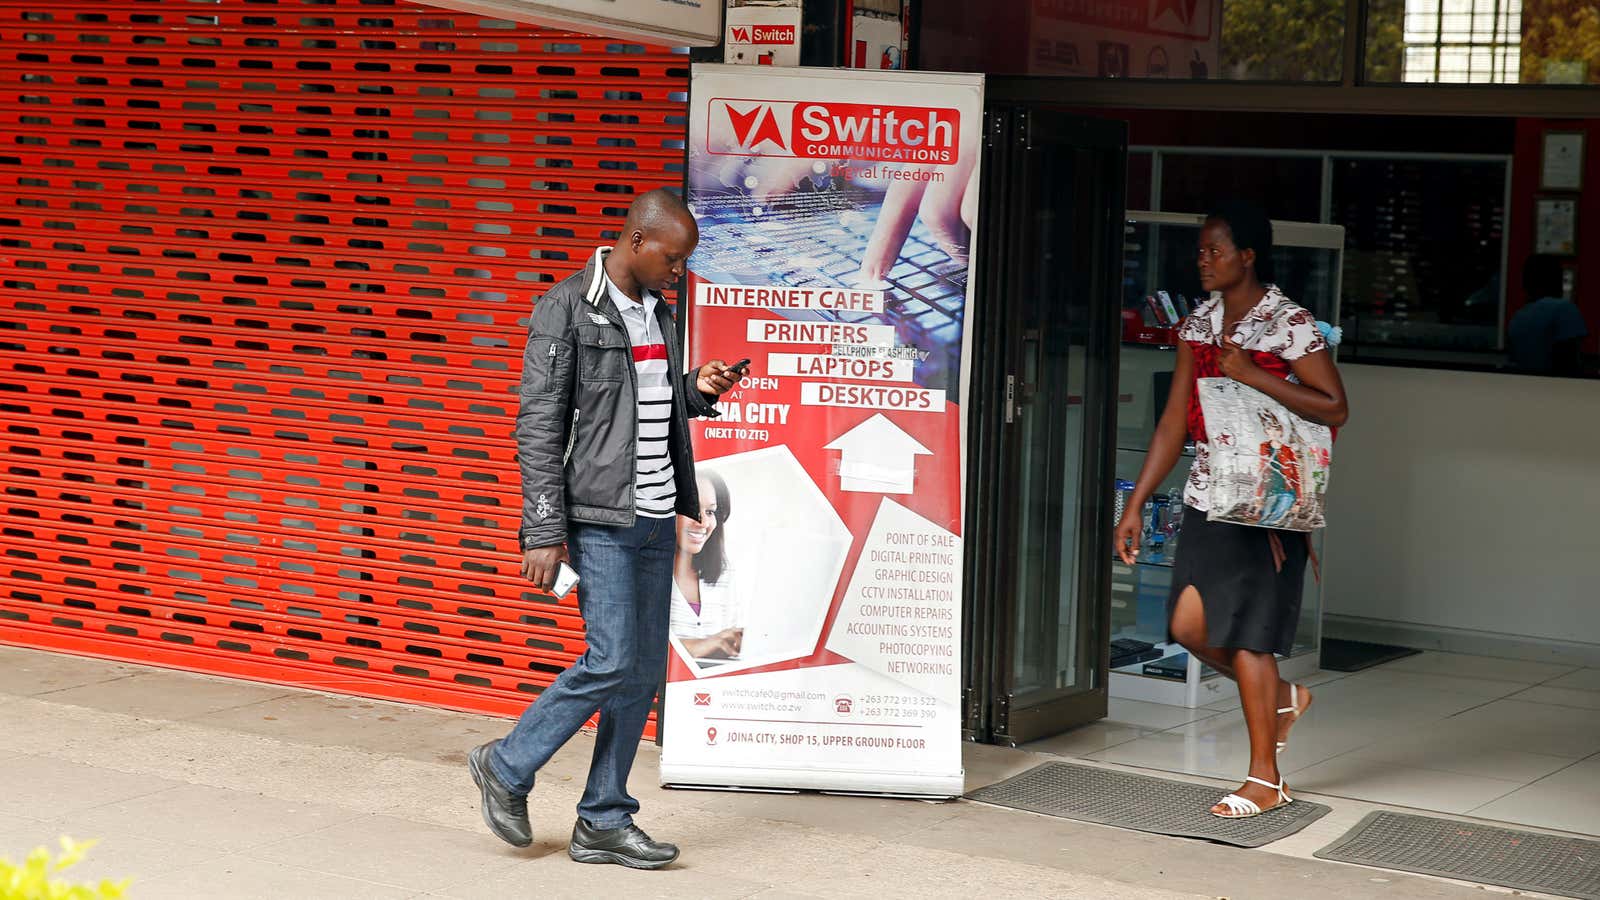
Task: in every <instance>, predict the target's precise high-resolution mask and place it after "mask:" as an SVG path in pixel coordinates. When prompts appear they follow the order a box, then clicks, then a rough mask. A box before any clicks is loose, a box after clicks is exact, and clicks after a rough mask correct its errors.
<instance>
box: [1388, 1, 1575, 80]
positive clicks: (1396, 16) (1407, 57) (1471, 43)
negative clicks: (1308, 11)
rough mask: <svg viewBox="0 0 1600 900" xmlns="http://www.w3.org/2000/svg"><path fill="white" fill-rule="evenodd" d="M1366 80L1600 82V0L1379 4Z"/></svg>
mask: <svg viewBox="0 0 1600 900" xmlns="http://www.w3.org/2000/svg"><path fill="white" fill-rule="evenodd" d="M1366 39H1367V45H1366V58H1367V71H1366V80H1367V81H1369V82H1379V83H1396V82H1407V83H1417V84H1427V83H1442V84H1595V83H1600V0H1371V3H1370V5H1369V7H1368V14H1367V35H1366Z"/></svg>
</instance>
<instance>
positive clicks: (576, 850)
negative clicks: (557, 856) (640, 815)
mask: <svg viewBox="0 0 1600 900" xmlns="http://www.w3.org/2000/svg"><path fill="white" fill-rule="evenodd" d="M567 855H568V856H570V857H572V858H573V859H575V860H577V861H578V862H581V863H611V864H613V865H618V866H627V867H628V868H630V869H659V868H661V867H662V866H664V865H666V864H668V863H670V862H672V861H673V860H675V859H677V858H678V847H677V845H676V844H667V843H663V842H661V841H652V840H651V839H650V835H648V834H645V833H644V829H643V828H640V827H639V826H637V825H625V826H623V827H622V828H608V829H605V830H601V829H599V828H594V827H591V826H590V825H589V823H588V822H585V821H584V820H582V819H579V820H578V824H576V825H574V826H572V843H571V844H570V845H568V846H567Z"/></svg>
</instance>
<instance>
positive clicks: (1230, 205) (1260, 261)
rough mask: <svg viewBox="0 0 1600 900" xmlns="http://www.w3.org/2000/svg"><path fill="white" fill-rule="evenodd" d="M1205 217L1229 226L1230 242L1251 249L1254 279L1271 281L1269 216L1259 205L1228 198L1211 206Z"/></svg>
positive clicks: (1242, 248)
mask: <svg viewBox="0 0 1600 900" xmlns="http://www.w3.org/2000/svg"><path fill="white" fill-rule="evenodd" d="M1206 218H1208V219H1215V220H1216V221H1218V222H1221V223H1222V224H1224V225H1226V226H1228V232H1229V233H1230V234H1232V235H1233V245H1234V246H1235V247H1238V248H1239V252H1240V253H1243V252H1244V251H1246V250H1254V251H1255V252H1256V278H1257V280H1259V281H1260V282H1261V283H1262V284H1269V283H1271V282H1272V220H1271V219H1268V218H1267V214H1266V213H1265V212H1263V211H1262V210H1261V208H1260V207H1258V206H1256V205H1255V204H1252V203H1246V202H1244V201H1243V200H1227V201H1224V202H1223V203H1219V204H1217V205H1216V206H1215V207H1213V208H1212V210H1211V212H1209V213H1207V214H1206Z"/></svg>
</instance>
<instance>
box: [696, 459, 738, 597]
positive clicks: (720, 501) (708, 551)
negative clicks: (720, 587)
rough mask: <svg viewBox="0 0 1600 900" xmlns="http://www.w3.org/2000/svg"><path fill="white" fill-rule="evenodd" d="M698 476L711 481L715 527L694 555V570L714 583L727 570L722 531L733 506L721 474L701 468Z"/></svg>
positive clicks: (707, 581)
mask: <svg viewBox="0 0 1600 900" xmlns="http://www.w3.org/2000/svg"><path fill="white" fill-rule="evenodd" d="M699 477H701V478H704V479H705V480H706V481H709V482H711V494H712V496H714V497H716V499H717V511H716V513H715V516H716V519H717V527H716V528H715V529H713V530H712V532H711V536H710V537H708V538H706V545H705V546H704V547H701V548H700V552H699V553H696V554H695V556H694V571H695V574H696V575H699V576H700V580H701V581H703V582H706V583H707V584H715V583H717V581H719V580H721V578H722V573H724V572H726V571H727V570H728V557H727V554H726V552H724V550H723V540H722V535H723V531H724V529H725V528H726V526H727V524H728V517H729V516H731V515H733V506H732V504H731V502H730V501H729V500H728V483H727V482H726V481H723V480H722V476H721V475H718V474H717V473H716V472H713V471H711V470H710V469H701V470H700V472H699Z"/></svg>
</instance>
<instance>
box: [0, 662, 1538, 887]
mask: <svg viewBox="0 0 1600 900" xmlns="http://www.w3.org/2000/svg"><path fill="white" fill-rule="evenodd" d="M507 727H508V723H507V722H505V721H504V720H499V719H492V718H488V717H483V716H474V715H467V714H462V713H453V712H446V711H440V710H432V709H423V708H417V707H408V706H402V705H398V704H392V703H386V702H383V701H376V700H364V699H358V698H351V697H345V696H340V695H336V694H321V693H315V692H309V691H301V690H294V689H289V688H283V687H277V686H272V685H262V684H255V683H249V682H241V681H231V680H226V679H219V678H210V677H205V676H196V675H190V674H186V673H181V672H173V671H167V670H161V669H153V668H143V667H138V666H132V665H125V664H119V663H111V662H103V661H98V660H89V659H81V658H75V657H67V656H59V655H53V654H46V653H41V652H37V651H32V650H22V649H16V648H9V647H0V856H8V857H10V858H12V859H13V860H16V859H19V858H20V857H21V856H22V855H23V854H24V853H26V851H27V850H28V849H30V848H32V847H33V846H36V845H39V844H52V845H53V844H54V842H55V839H56V837H57V836H58V835H60V834H70V835H71V836H73V837H75V838H77V839H80V840H81V839H90V838H95V839H99V841H100V844H99V845H98V846H97V847H96V848H95V849H94V850H93V851H92V852H91V853H90V855H89V859H88V861H87V862H86V863H84V864H83V865H82V866H80V867H79V869H76V870H74V871H73V874H74V875H75V876H78V877H82V878H100V877H113V878H121V877H131V878H133V879H134V885H133V888H132V890H131V891H130V893H129V897H130V898H132V900H145V898H152V900H153V898H213V897H217V898H230V900H231V898H258V897H259V898H341V900H342V898H367V897H371V898H390V897H394V898H409V897H437V898H460V900H469V898H514V897H541V898H544V897H606V896H622V897H633V896H640V897H644V896H649V897H667V898H673V897H696V898H700V897H704V898H723V897H727V898H747V897H748V898H762V900H779V898H834V897H840V896H845V897H852V896H863V897H865V896H872V897H956V896H971V895H987V896H990V897H1060V898H1086V900H1088V898H1094V900H1100V898H1117V900H1122V898H1127V900H1158V898H1159V900H1169V898H1194V897H1206V898H1217V897H1227V898H1232V900H1244V898H1264V900H1265V898H1271V900H1280V898H1307V900H1317V898H1329V900H1335V898H1336V900H1350V898H1356V897H1383V898H1401V897H1403V898H1458V897H1482V896H1484V889H1482V888H1477V887H1470V886H1464V885H1460V884H1455V883H1450V882H1445V881H1441V880H1438V879H1430V878H1422V877H1413V876H1408V875H1403V874H1399V873H1391V872H1380V871H1375V870H1370V869H1363V868H1358V867H1354V866H1345V865H1339V864H1335V863H1327V862H1322V861H1319V860H1313V859H1309V858H1304V857H1305V856H1306V854H1308V853H1309V851H1310V850H1311V849H1315V847H1316V846H1321V845H1322V844H1325V843H1327V842H1329V841H1331V840H1332V838H1333V837H1335V836H1337V834H1338V833H1340V832H1341V831H1342V830H1343V828H1344V827H1347V825H1348V824H1350V823H1352V822H1353V821H1354V820H1355V819H1358V818H1359V817H1360V814H1361V813H1362V812H1364V808H1362V807H1361V806H1352V805H1351V804H1349V803H1344V802H1340V801H1335V814H1334V815H1330V816H1329V817H1327V819H1326V820H1324V821H1325V822H1327V823H1328V824H1326V825H1324V824H1323V823H1318V824H1317V825H1314V826H1313V828H1320V829H1323V831H1322V833H1318V834H1312V835H1303V836H1300V837H1298V838H1297V839H1295V840H1296V843H1295V844H1293V845H1291V846H1290V847H1289V848H1288V851H1287V852H1266V851H1260V850H1255V851H1246V850H1238V849H1234V848H1229V847H1222V846H1216V845H1211V844H1205V843H1201V842H1197V841H1187V840H1181V839H1174V838H1164V837H1159V836H1154V835H1145V834H1139V833H1135V832H1129V831H1122V830H1118V829H1112V828H1104V827H1101V826H1096V825H1088V824H1081V823H1076V822H1071V821H1067V820H1062V819H1055V818H1049V817H1043V816H1035V815H1030V814H1027V813H1021V812H1015V811H1011V810H1005V809H996V808H992V807H987V806H983V805H979V804H973V803H968V802H955V803H927V802H916V801H907V800H880V799H868V798H849V797H829V796H817V795H776V794H744V793H724V792H703V791H664V790H661V789H660V788H658V787H656V786H655V774H656V753H655V748H654V747H653V746H649V745H646V746H645V747H644V748H642V750H641V753H640V758H639V763H638V765H637V766H636V767H635V773H634V775H635V777H634V780H633V786H632V787H633V792H634V794H635V796H637V797H639V798H640V800H641V801H642V803H643V804H644V811H643V813H642V814H641V816H640V817H639V819H640V823H641V824H642V825H643V826H644V827H645V828H647V829H648V830H650V831H651V832H652V833H653V834H655V835H657V836H658V837H661V838H663V839H666V840H672V841H675V842H677V843H679V844H681V845H682V846H683V848H684V854H683V857H682V859H681V860H680V861H679V862H678V863H677V864H675V865H674V866H673V867H672V868H670V869H667V870H664V871H660V872H635V871H630V870H625V869H620V868H618V867H614V866H583V865H579V864H576V863H573V862H571V861H570V860H568V859H567V857H566V854H565V846H566V839H567V835H568V832H569V831H570V829H571V825H572V816H573V806H574V804H575V803H576V802H577V799H578V796H579V794H580V793H581V792H582V784H583V773H584V770H585V766H586V764H587V762H588V758H589V755H590V751H591V745H592V741H591V740H590V738H589V737H588V736H587V735H579V737H577V738H576V739H574V741H573V742H572V743H571V744H569V745H568V747H567V748H566V749H565V750H564V751H563V752H562V753H561V754H559V755H558V756H557V757H556V758H555V759H554V760H553V761H552V762H551V764H550V766H548V767H547V769H546V770H545V772H544V773H543V774H542V776H541V779H540V783H539V786H538V787H537V788H536V790H535V792H534V794H533V796H532V797H531V798H530V803H529V808H530V813H531V815H532V817H533V820H534V825H535V832H536V834H535V844H534V846H533V847H531V848H528V849H526V850H516V849H513V848H511V847H508V846H506V845H503V844H501V843H500V842H498V841H496V840H495V839H494V838H492V837H491V836H489V834H488V833H487V832H486V831H485V830H484V828H483V826H482V824H481V822H480V820H479V818H478V811H477V795H476V791H475V789H474V787H473V785H472V782H471V779H470V777H469V776H468V775H467V772H466V767H465V760H466V757H465V754H466V751H467V750H469V749H470V748H472V747H473V746H475V745H477V744H479V743H482V742H483V741H485V740H488V739H489V738H491V737H497V736H499V735H501V734H503V733H504V732H505V731H506V729H507ZM1043 758H1044V757H1040V756H1037V755H1035V754H1028V753H1023V752H1020V751H1015V750H1004V749H1001V748H994V747H980V746H969V747H968V753H967V768H968V784H969V787H975V786H978V785H981V784H985V783H989V782H992V781H995V780H998V779H1000V778H1002V777H1005V776H1008V775H1010V774H1013V773H1015V772H1020V771H1023V770H1025V769H1027V768H1029V767H1031V766H1033V765H1035V764H1037V763H1038V762H1040V761H1041V760H1042V759H1043ZM1308 830H1309V829H1308ZM1281 843H1283V844H1289V843H1290V842H1287V841H1286V842H1281ZM1313 844H1314V846H1313ZM1502 893H1511V892H1502Z"/></svg>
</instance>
